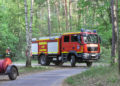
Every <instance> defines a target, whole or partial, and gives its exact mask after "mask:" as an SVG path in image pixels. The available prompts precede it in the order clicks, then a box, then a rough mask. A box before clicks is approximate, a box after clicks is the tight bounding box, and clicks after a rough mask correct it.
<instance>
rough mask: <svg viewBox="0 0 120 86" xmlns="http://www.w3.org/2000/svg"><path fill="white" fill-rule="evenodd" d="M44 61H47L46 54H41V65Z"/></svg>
mask: <svg viewBox="0 0 120 86" xmlns="http://www.w3.org/2000/svg"><path fill="white" fill-rule="evenodd" d="M46 62H47V60H46V56H45V55H41V56H40V64H41V65H43V66H45V65H46Z"/></svg>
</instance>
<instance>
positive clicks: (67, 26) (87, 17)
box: [0, 0, 120, 60]
mask: <svg viewBox="0 0 120 86" xmlns="http://www.w3.org/2000/svg"><path fill="white" fill-rule="evenodd" d="M32 1H33V21H32V38H39V37H44V36H49V35H51V36H52V35H59V33H64V32H80V30H81V28H83V29H90V30H93V29H96V30H97V33H98V34H99V35H100V37H101V39H102V43H101V46H102V50H103V51H105V52H103V57H104V56H105V55H104V53H106V52H108V51H110V50H111V46H112V17H111V10H110V9H111V0H32ZM48 1H49V3H48ZM116 1H117V0H116ZM116 3H117V4H118V9H117V13H118V20H117V21H118V26H120V19H119V18H120V2H116ZM30 9H31V0H27V10H28V23H30ZM0 11H1V12H0V54H1V55H2V54H4V53H5V50H6V48H7V47H10V48H11V50H12V52H14V53H15V57H14V59H15V60H18V59H23V58H25V49H26V24H25V2H24V0H0ZM109 53H110V52H109Z"/></svg>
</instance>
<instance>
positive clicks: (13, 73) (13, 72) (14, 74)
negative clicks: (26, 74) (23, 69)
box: [8, 67, 18, 80]
mask: <svg viewBox="0 0 120 86" xmlns="http://www.w3.org/2000/svg"><path fill="white" fill-rule="evenodd" d="M17 75H18V71H17V69H16V68H15V67H11V69H10V73H9V74H8V76H9V79H10V80H15V79H16V78H17Z"/></svg>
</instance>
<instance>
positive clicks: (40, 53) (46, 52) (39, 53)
mask: <svg viewBox="0 0 120 86" xmlns="http://www.w3.org/2000/svg"><path fill="white" fill-rule="evenodd" d="M41 53H45V54H46V53H47V52H39V53H38V54H41Z"/></svg>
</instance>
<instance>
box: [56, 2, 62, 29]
mask: <svg viewBox="0 0 120 86" xmlns="http://www.w3.org/2000/svg"><path fill="white" fill-rule="evenodd" d="M55 5H56V11H57V18H58V27H59V31H62V30H61V27H60V13H59V9H58V2H56V3H55Z"/></svg>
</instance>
